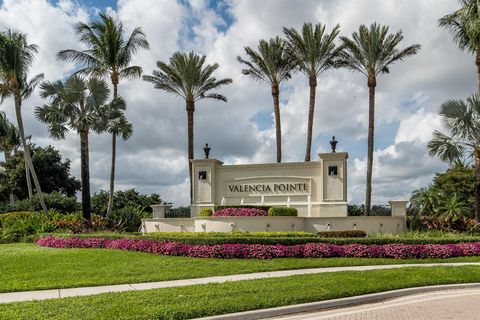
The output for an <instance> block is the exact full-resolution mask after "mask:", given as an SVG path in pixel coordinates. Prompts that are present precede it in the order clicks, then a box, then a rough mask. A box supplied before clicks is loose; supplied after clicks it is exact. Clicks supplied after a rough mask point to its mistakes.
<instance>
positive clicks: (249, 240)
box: [42, 233, 480, 245]
mask: <svg viewBox="0 0 480 320" xmlns="http://www.w3.org/2000/svg"><path fill="white" fill-rule="evenodd" d="M226 235H228V236H226ZM226 235H222V236H220V235H214V234H208V233H206V234H205V235H200V234H197V235H192V234H191V233H176V234H175V233H165V234H162V233H156V234H148V235H145V236H139V235H138V234H120V233H118V234H117V233H103V234H102V233H98V234H59V233H53V234H43V235H42V236H54V237H80V238H92V237H105V238H109V239H122V238H141V239H146V240H157V241H172V242H180V243H186V244H209V245H214V244H226V243H229V244H233V243H244V244H272V245H274V244H283V245H295V244H304V243H332V244H338V245H342V244H352V243H357V244H365V245H372V244H377V245H380V244H389V243H403V244H449V243H459V242H480V237H458V238H455V239H395V238H325V237H317V236H281V235H278V236H261V235H259V234H256V233H251V234H238V233H226Z"/></svg>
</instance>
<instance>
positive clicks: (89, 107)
mask: <svg viewBox="0 0 480 320" xmlns="http://www.w3.org/2000/svg"><path fill="white" fill-rule="evenodd" d="M40 88H41V92H40V96H41V97H42V98H43V99H48V103H47V104H45V105H43V106H41V107H37V108H36V109H35V116H36V117H37V119H39V120H40V121H42V122H44V123H46V124H47V125H48V131H49V133H50V136H51V137H52V138H54V139H65V136H66V135H67V133H68V132H69V131H74V132H76V133H77V134H78V135H80V159H81V160H80V163H81V165H80V168H81V178H82V179H81V180H82V213H83V218H84V220H85V221H86V222H88V221H90V217H91V213H90V169H89V168H90V167H89V141H88V137H89V133H90V132H91V131H94V132H97V133H100V132H101V131H102V130H103V129H104V127H103V123H104V122H105V120H104V117H105V115H104V113H103V112H102V111H103V109H102V108H103V107H104V106H105V105H106V104H107V99H108V97H109V93H110V91H109V89H108V85H107V83H106V82H105V81H103V80H99V79H95V78H91V79H88V80H85V79H83V78H81V77H79V76H76V75H74V76H71V77H70V78H68V79H67V80H65V81H64V82H62V81H60V80H58V81H56V82H53V83H52V82H49V81H45V82H43V83H42V84H41V86H40Z"/></svg>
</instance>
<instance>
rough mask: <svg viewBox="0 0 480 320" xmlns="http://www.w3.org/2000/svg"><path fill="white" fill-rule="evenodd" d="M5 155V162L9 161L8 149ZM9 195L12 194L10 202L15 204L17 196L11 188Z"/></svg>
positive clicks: (4, 152)
mask: <svg viewBox="0 0 480 320" xmlns="http://www.w3.org/2000/svg"><path fill="white" fill-rule="evenodd" d="M3 155H4V157H5V162H7V161H8V160H9V159H10V154H9V153H8V151H7V150H4V151H3ZM9 196H10V204H11V205H14V204H15V197H14V196H13V193H12V191H11V190H10V195H9Z"/></svg>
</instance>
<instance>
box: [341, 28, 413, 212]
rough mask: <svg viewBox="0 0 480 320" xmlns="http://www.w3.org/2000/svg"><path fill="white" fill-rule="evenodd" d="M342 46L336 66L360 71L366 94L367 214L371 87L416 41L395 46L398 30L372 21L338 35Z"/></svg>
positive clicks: (372, 105)
mask: <svg viewBox="0 0 480 320" xmlns="http://www.w3.org/2000/svg"><path fill="white" fill-rule="evenodd" d="M340 38H341V39H342V42H343V46H344V47H345V49H344V50H342V53H341V54H340V59H339V61H338V65H339V66H340V67H344V68H347V69H349V70H352V71H355V72H360V73H361V74H363V75H364V76H365V77H367V86H368V94H369V107H368V151H367V182H366V195H365V214H366V215H368V214H369V213H370V206H371V200H372V168H373V148H374V127H375V88H376V86H377V77H378V76H379V75H381V74H385V73H389V72H390V66H391V65H392V64H394V63H395V62H398V61H402V60H403V59H405V58H406V57H409V56H412V55H414V54H416V53H417V52H418V51H419V50H420V45H419V44H413V45H411V46H408V47H406V48H403V49H399V48H398V46H399V44H400V42H401V41H402V40H403V34H402V31H401V30H400V31H398V32H397V33H394V34H391V33H389V32H388V26H381V25H379V24H377V23H372V24H371V25H370V27H367V26H365V25H361V26H360V28H359V30H358V32H354V33H353V34H352V38H351V39H350V38H347V37H340Z"/></svg>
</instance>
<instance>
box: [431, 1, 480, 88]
mask: <svg viewBox="0 0 480 320" xmlns="http://www.w3.org/2000/svg"><path fill="white" fill-rule="evenodd" d="M459 2H460V4H461V6H462V7H461V8H460V9H458V10H457V11H455V12H453V13H450V14H447V15H446V16H444V17H443V18H441V19H440V20H439V24H440V26H441V27H444V28H446V29H448V30H449V31H450V32H451V33H452V35H453V39H454V41H455V42H456V43H457V44H458V47H459V48H460V50H462V51H467V52H469V53H473V54H474V55H475V64H476V66H477V86H478V91H479V92H480V3H479V1H478V0H459Z"/></svg>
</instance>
